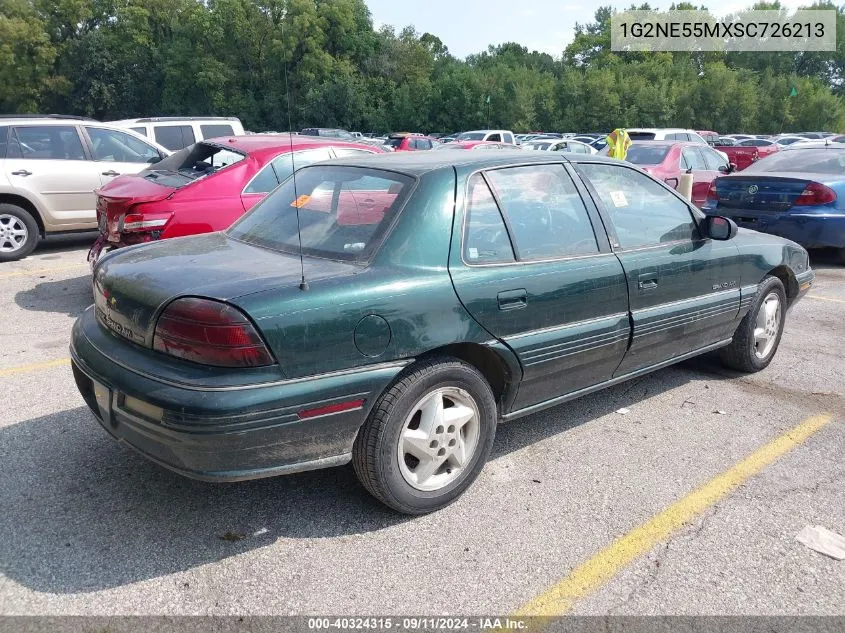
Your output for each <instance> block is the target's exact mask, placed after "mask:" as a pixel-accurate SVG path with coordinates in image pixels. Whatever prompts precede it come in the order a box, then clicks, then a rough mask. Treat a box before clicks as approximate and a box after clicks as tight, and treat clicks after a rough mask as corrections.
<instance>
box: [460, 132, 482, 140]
mask: <svg viewBox="0 0 845 633" xmlns="http://www.w3.org/2000/svg"><path fill="white" fill-rule="evenodd" d="M484 136H485V133H484V132H464V133H463V134H458V140H459V141H483V140H484Z"/></svg>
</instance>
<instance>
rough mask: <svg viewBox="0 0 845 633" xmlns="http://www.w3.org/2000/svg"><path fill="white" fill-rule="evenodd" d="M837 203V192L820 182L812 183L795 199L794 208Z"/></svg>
mask: <svg viewBox="0 0 845 633" xmlns="http://www.w3.org/2000/svg"><path fill="white" fill-rule="evenodd" d="M831 202H836V192H835V191H834V190H833V189H831V188H830V187H828V186H827V185H823V184H822V183H820V182H811V183H810V184H808V185H807V186H806V187H804V191H802V192H801V195H800V196H798V197H797V198H796V199H795V202H793V203H792V204H793V205H794V206H814V205H818V204H830V203H831Z"/></svg>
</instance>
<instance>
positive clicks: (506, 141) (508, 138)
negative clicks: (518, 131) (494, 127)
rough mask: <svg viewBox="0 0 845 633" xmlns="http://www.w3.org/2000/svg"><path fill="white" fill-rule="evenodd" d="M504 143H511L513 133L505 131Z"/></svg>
mask: <svg viewBox="0 0 845 633" xmlns="http://www.w3.org/2000/svg"><path fill="white" fill-rule="evenodd" d="M505 143H510V144H511V145H513V134H511V133H510V132H505Z"/></svg>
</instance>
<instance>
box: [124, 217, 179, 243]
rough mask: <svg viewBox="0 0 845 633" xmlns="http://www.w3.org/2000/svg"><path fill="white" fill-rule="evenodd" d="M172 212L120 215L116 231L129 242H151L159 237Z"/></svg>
mask: <svg viewBox="0 0 845 633" xmlns="http://www.w3.org/2000/svg"><path fill="white" fill-rule="evenodd" d="M172 217H173V213H169V212H159V213H127V214H126V215H123V216H121V217H120V221H119V222H118V225H117V230H118V233H120V234H121V235H122V236H123V238H122V239H123V240H124V241H126V242H128V243H130V244H137V243H140V242H151V241H153V240H157V239H160V238H161V232H162V231H163V230H164V227H166V226H167V223H168V222H170V219H171V218H172Z"/></svg>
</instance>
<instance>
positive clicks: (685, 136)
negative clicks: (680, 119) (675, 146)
mask: <svg viewBox="0 0 845 633" xmlns="http://www.w3.org/2000/svg"><path fill="white" fill-rule="evenodd" d="M625 131H626V132H628V136H630V137H631V140H632V141H691V142H693V143H700V144H701V145H707V141H705V140H704V137H703V136H701V134H699V133H698V132H696V131H695V130H685V129H683V128H679V127H659V128H658V127H632V128H626V129H625Z"/></svg>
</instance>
